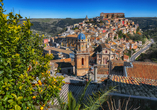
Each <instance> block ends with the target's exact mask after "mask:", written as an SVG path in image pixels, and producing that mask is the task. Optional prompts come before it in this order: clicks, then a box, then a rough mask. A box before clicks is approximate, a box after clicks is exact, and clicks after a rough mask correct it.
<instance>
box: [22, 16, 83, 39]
mask: <svg viewBox="0 0 157 110" xmlns="http://www.w3.org/2000/svg"><path fill="white" fill-rule="evenodd" d="M24 20H26V19H21V20H20V24H22V21H24ZM83 20H84V19H71V18H66V19H60V18H57V19H53V18H34V19H30V22H31V23H33V26H31V29H33V30H36V31H40V32H42V33H47V34H48V35H51V36H55V35H57V34H59V33H61V32H64V31H65V27H66V26H69V25H73V24H75V23H79V22H82V21H83Z"/></svg>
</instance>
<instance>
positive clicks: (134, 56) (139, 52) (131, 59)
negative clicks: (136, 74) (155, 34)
mask: <svg viewBox="0 0 157 110" xmlns="http://www.w3.org/2000/svg"><path fill="white" fill-rule="evenodd" d="M152 43H154V40H153V39H151V43H149V44H148V45H147V46H146V47H144V48H142V49H141V50H139V51H138V52H137V53H135V54H134V55H133V56H131V58H130V61H131V62H132V61H135V58H136V57H137V56H138V55H140V54H141V53H142V52H143V51H145V50H147V49H148V48H149V47H150V46H151V44H152Z"/></svg>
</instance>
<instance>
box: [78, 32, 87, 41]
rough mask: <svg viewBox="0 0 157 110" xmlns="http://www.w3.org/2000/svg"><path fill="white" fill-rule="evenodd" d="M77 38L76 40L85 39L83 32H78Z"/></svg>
mask: <svg viewBox="0 0 157 110" xmlns="http://www.w3.org/2000/svg"><path fill="white" fill-rule="evenodd" d="M77 38H78V40H85V39H86V37H85V35H84V34H83V33H80V34H79V35H78V37H77Z"/></svg>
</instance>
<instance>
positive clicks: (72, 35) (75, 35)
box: [66, 34, 78, 38]
mask: <svg viewBox="0 0 157 110" xmlns="http://www.w3.org/2000/svg"><path fill="white" fill-rule="evenodd" d="M77 36H78V35H77V34H70V35H67V36H66V37H75V38H77Z"/></svg>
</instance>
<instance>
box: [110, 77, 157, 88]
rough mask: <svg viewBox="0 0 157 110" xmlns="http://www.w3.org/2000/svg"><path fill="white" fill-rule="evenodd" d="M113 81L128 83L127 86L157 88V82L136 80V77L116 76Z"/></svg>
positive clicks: (143, 79)
mask: <svg viewBox="0 0 157 110" xmlns="http://www.w3.org/2000/svg"><path fill="white" fill-rule="evenodd" d="M112 81H115V82H121V83H126V84H134V85H140V84H147V85H152V86H157V81H156V80H152V79H145V78H134V77H125V76H117V75H114V76H113V77H112Z"/></svg>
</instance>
